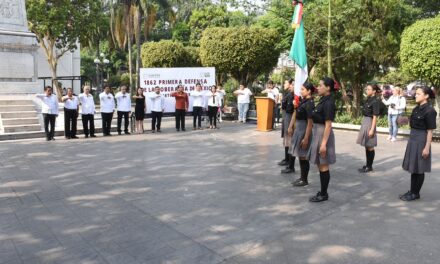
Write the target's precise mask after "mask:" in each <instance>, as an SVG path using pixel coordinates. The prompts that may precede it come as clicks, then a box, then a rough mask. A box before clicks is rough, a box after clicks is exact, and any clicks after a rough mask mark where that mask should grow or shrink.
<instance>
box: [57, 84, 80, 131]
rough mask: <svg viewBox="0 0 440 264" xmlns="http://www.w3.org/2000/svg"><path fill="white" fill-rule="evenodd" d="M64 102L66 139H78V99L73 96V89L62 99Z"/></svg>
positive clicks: (68, 89)
mask: <svg viewBox="0 0 440 264" xmlns="http://www.w3.org/2000/svg"><path fill="white" fill-rule="evenodd" d="M61 100H62V101H63V102H64V136H65V137H66V139H78V137H77V136H76V121H77V119H78V110H79V102H78V97H76V96H75V95H73V89H72V88H67V92H66V95H65V96H63V97H62V98H61Z"/></svg>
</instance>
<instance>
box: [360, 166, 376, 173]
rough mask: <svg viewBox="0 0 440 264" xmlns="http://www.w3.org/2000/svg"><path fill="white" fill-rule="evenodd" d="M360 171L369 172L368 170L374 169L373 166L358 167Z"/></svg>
mask: <svg viewBox="0 0 440 264" xmlns="http://www.w3.org/2000/svg"><path fill="white" fill-rule="evenodd" d="M358 171H359V172H360V173H367V172H371V171H373V168H372V167H367V166H363V167H362V168H360V169H358Z"/></svg>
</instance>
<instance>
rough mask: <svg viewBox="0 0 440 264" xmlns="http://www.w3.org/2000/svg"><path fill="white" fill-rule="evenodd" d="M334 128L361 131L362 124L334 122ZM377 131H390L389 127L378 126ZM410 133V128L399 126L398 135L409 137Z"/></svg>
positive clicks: (384, 132) (382, 132)
mask: <svg viewBox="0 0 440 264" xmlns="http://www.w3.org/2000/svg"><path fill="white" fill-rule="evenodd" d="M333 128H334V129H338V130H347V131H359V129H360V128H361V126H360V125H353V124H342V123H333ZM376 131H377V133H379V134H388V133H389V132H388V128H387V127H378V128H377V129H376ZM409 133H410V130H409V129H402V128H399V132H398V133H397V135H398V136H402V137H408V136H409Z"/></svg>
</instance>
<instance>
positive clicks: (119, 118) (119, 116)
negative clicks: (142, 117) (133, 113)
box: [118, 111, 130, 133]
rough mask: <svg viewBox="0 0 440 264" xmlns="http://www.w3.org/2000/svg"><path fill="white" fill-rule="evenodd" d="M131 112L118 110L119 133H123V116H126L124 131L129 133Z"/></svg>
mask: <svg viewBox="0 0 440 264" xmlns="http://www.w3.org/2000/svg"><path fill="white" fill-rule="evenodd" d="M129 114H130V112H122V111H118V133H121V132H122V130H121V126H122V117H124V132H125V133H128V125H129V122H130V121H129V119H128V117H129Z"/></svg>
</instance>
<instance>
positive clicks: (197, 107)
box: [190, 83, 205, 130]
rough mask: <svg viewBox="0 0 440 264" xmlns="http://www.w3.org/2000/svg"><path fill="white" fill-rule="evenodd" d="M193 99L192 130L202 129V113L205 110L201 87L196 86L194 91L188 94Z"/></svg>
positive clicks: (203, 94) (199, 85)
mask: <svg viewBox="0 0 440 264" xmlns="http://www.w3.org/2000/svg"><path fill="white" fill-rule="evenodd" d="M190 96H191V97H192V98H193V117H194V118H193V130H196V129H199V130H201V129H202V113H203V109H204V108H205V93H204V92H203V91H202V85H201V84H200V83H198V84H196V90H195V91H194V92H192V93H191V94H190Z"/></svg>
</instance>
